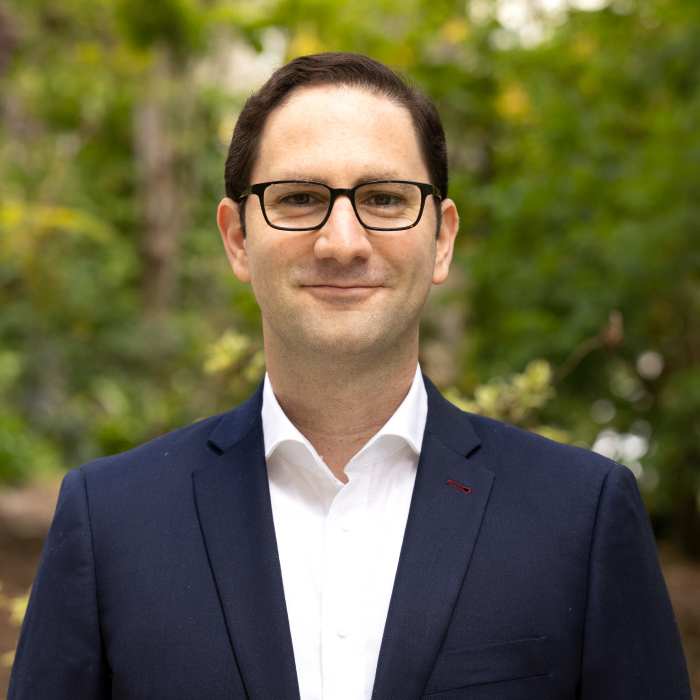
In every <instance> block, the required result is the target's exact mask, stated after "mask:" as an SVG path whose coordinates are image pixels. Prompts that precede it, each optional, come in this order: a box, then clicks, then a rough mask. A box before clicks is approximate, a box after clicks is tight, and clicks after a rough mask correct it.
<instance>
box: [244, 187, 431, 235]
mask: <svg viewBox="0 0 700 700" xmlns="http://www.w3.org/2000/svg"><path fill="white" fill-rule="evenodd" d="M250 194H256V195H258V201H259V202H260V208H261V209H262V213H263V216H264V217H265V221H266V222H267V224H268V225H269V226H272V228H276V229H280V230H282V231H314V230H315V229H319V228H321V227H322V226H324V225H325V223H326V221H328V217H329V216H330V215H331V211H332V210H333V204H334V203H335V200H336V199H337V198H338V197H339V196H341V195H345V196H346V197H348V198H349V199H350V201H351V202H352V208H353V209H354V210H355V216H357V220H358V221H359V222H360V223H361V224H362V226H364V227H365V228H366V229H370V230H372V231H403V230H405V229H409V228H413V227H414V226H415V225H416V224H417V223H418V222H419V221H420V218H421V216H422V215H423V209H424V207H425V198H426V197H427V196H428V195H435V196H436V197H439V198H440V199H442V195H441V194H440V190H439V189H438V188H437V187H435V186H434V185H427V184H425V183H422V182H409V181H407V180H377V181H375V182H365V183H363V184H361V185H357V187H352V188H350V189H344V188H334V187H329V186H328V185H324V184H323V183H322V182H312V181H310V180H282V181H280V182H261V183H258V184H257V185H251V186H250V187H248V188H246V189H245V190H243V192H241V194H240V196H241V197H247V196H248V195H250Z"/></svg>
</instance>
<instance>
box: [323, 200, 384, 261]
mask: <svg viewBox="0 0 700 700" xmlns="http://www.w3.org/2000/svg"><path fill="white" fill-rule="evenodd" d="M314 253H315V254H316V257H317V258H319V259H325V258H334V259H335V260H337V261H338V262H339V263H341V264H342V265H348V264H349V263H351V262H352V261H353V260H354V259H355V258H363V259H366V258H369V256H370V255H371V253H372V246H371V244H370V242H369V240H368V238H367V231H365V229H364V227H363V226H362V224H361V223H360V222H359V221H358V220H357V217H356V216H355V210H354V209H353V208H352V202H351V201H350V199H349V198H348V197H347V196H345V195H341V196H340V197H338V199H336V200H335V204H334V205H333V210H332V211H331V215H330V216H329V217H328V221H326V223H325V224H324V225H323V228H321V229H319V236H318V238H317V239H316V243H315V245H314Z"/></svg>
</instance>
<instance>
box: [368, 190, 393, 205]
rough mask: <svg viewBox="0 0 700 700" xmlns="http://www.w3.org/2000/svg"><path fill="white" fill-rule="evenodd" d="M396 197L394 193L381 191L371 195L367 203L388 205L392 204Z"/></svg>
mask: <svg viewBox="0 0 700 700" xmlns="http://www.w3.org/2000/svg"><path fill="white" fill-rule="evenodd" d="M397 199H398V197H396V195H393V194H387V193H382V194H375V195H374V197H371V198H370V200H369V203H370V204H374V205H375V206H378V207H388V206H391V205H392V204H394V203H395V202H396V200H397Z"/></svg>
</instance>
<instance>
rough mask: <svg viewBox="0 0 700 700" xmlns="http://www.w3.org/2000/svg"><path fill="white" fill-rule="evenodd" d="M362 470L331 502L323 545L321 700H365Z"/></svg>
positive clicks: (354, 473)
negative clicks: (322, 699)
mask: <svg viewBox="0 0 700 700" xmlns="http://www.w3.org/2000/svg"><path fill="white" fill-rule="evenodd" d="M366 471H367V470H366V469H363V468H360V469H357V470H353V471H352V473H350V474H349V479H350V481H349V483H348V484H346V485H345V486H344V487H343V488H342V489H341V491H340V492H339V493H338V495H337V496H336V497H335V499H334V500H333V503H332V505H331V508H330V511H329V513H328V518H327V520H326V532H325V539H324V556H323V562H324V564H323V588H322V590H323V593H322V604H321V609H322V624H321V663H322V674H323V698H324V700H362V699H363V698H364V675H365V674H364V654H365V636H366V635H365V629H364V615H363V602H364V595H365V589H366V578H367V561H366V557H365V556H364V549H365V538H366V536H367V533H366V524H367V522H366V521H367V497H368V489H369V482H370V479H369V478H368V474H367V473H366Z"/></svg>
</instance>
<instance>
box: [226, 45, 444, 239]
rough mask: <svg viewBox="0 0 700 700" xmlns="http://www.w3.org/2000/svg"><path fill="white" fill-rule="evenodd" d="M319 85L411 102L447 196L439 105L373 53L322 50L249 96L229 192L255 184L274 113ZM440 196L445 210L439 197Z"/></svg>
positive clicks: (234, 145) (433, 172) (233, 148)
mask: <svg viewBox="0 0 700 700" xmlns="http://www.w3.org/2000/svg"><path fill="white" fill-rule="evenodd" d="M319 85H336V86H339V85H344V86H348V87H354V88H360V89H362V90H367V91H368V92H370V93H371V94H373V95H377V96H381V97H386V98H387V99H389V100H392V101H393V102H395V103H397V104H399V105H401V106H402V107H405V108H406V109H407V110H408V111H409V113H410V114H411V118H412V119H413V125H414V127H415V130H416V135H417V136H418V142H419V145H420V148H421V153H422V156H423V160H424V162H425V165H426V168H427V169H428V173H429V175H430V183H431V184H433V185H435V186H437V187H438V188H439V189H440V192H441V193H442V196H443V197H446V196H447V185H448V172H447V147H446V145H445V132H444V130H443V128H442V122H441V120H440V115H439V114H438V111H437V108H436V107H435V105H434V104H433V103H432V102H431V101H430V100H429V99H428V98H427V97H426V96H425V95H424V94H423V93H422V92H421V91H420V90H419V89H418V88H417V87H415V86H414V85H413V84H412V83H411V82H410V81H409V80H408V79H407V78H406V77H405V76H404V75H402V74H400V73H397V72H396V71H394V70H392V69H391V68H389V67H388V66H386V65H385V64H383V63H381V62H379V61H375V60H374V59H373V58H369V57H367V56H363V55H361V54H356V53H318V54H313V55H311V56H299V57H298V58H295V59H293V60H291V61H290V62H289V63H287V64H286V65H284V66H282V67H281V68H278V69H277V70H276V71H275V72H274V73H273V74H272V75H271V76H270V78H269V80H268V81H267V82H266V83H265V84H264V85H263V86H262V87H261V88H260V89H259V90H258V91H257V92H256V93H254V94H253V95H251V96H250V98H248V101H247V102H246V103H245V106H244V107H243V110H242V111H241V114H240V116H239V117H238V121H237V122H236V128H235V129H234V131H233V137H232V139H231V145H230V146H229V149H228V157H227V158H226V170H225V184H226V196H227V197H230V198H231V199H233V200H235V201H236V202H238V201H239V196H240V194H241V192H242V191H243V190H244V189H245V188H246V187H249V186H250V185H252V184H254V183H252V182H250V176H251V173H252V171H253V167H254V165H255V160H256V158H257V156H258V151H259V144H260V136H261V134H262V132H263V129H264V128H265V123H266V121H267V118H268V116H269V115H270V113H271V112H272V111H273V110H274V109H276V108H277V107H280V106H282V105H283V104H284V103H285V102H286V101H287V99H289V97H290V95H291V93H292V92H294V91H295V90H297V89H300V88H304V87H315V86H319ZM435 201H436V203H438V212H440V207H439V201H438V200H437V199H436V200H435ZM244 204H245V198H244V199H243V201H242V202H241V221H243V207H244ZM244 232H245V228H244Z"/></svg>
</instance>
